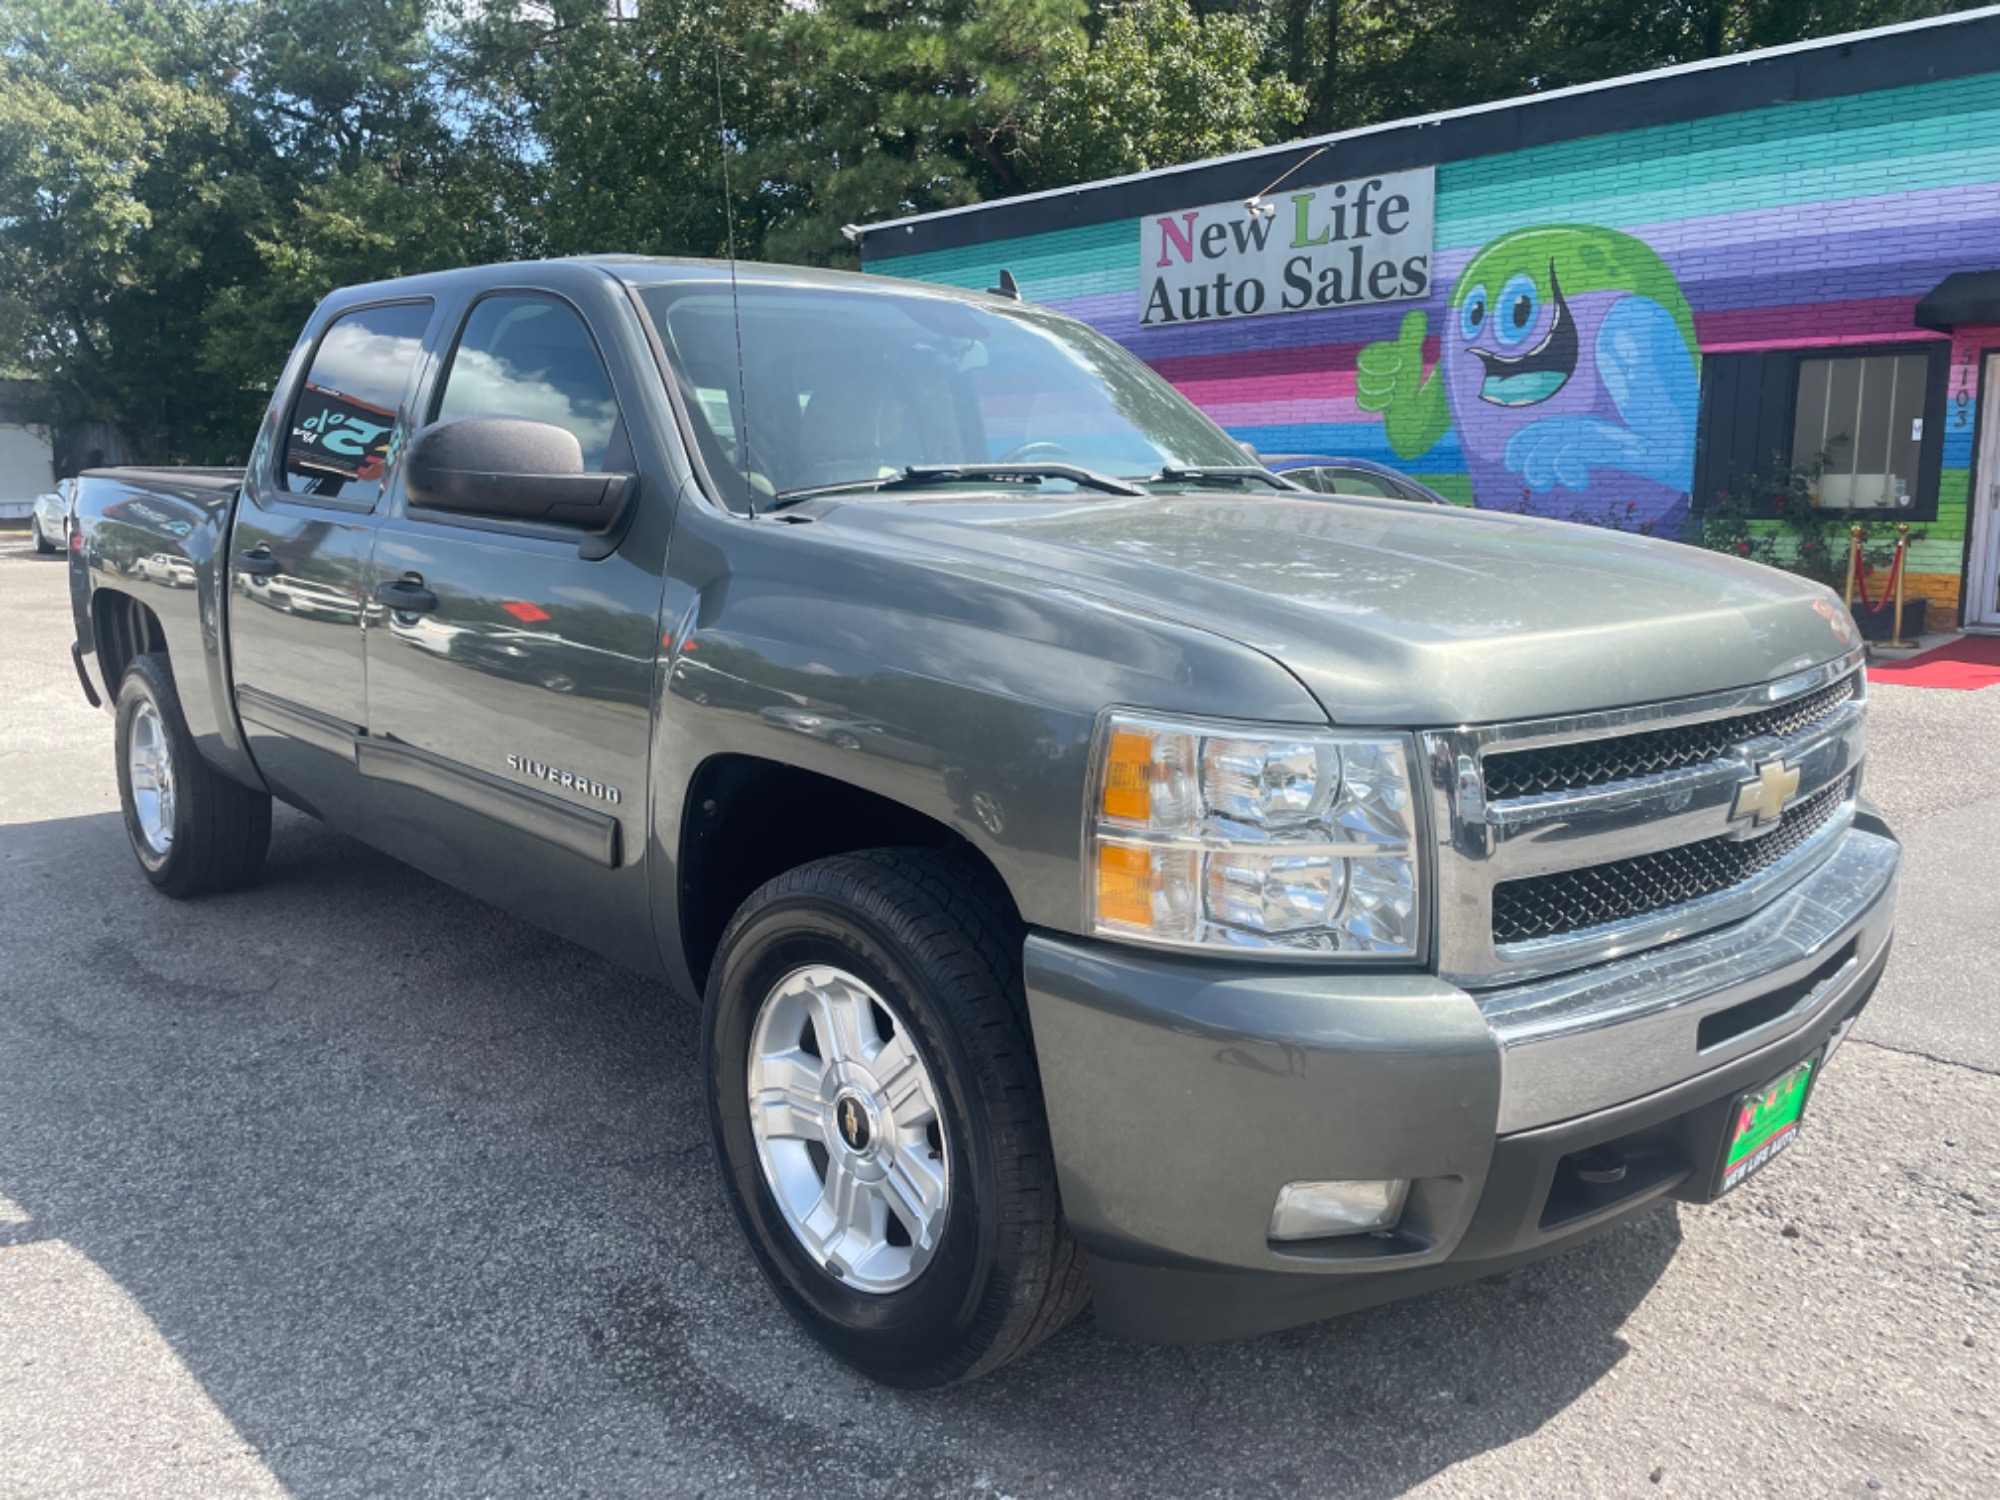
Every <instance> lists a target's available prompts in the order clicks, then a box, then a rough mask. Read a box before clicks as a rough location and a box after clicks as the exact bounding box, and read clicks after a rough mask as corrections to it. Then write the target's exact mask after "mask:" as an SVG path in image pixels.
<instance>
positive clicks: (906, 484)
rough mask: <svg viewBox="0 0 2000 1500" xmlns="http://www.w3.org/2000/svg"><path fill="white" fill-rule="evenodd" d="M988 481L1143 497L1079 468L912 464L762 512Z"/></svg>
mask: <svg viewBox="0 0 2000 1500" xmlns="http://www.w3.org/2000/svg"><path fill="white" fill-rule="evenodd" d="M989 479H990V480H1001V481H1005V482H1009V483H1015V484H1039V483H1041V481H1042V480H1044V479H1067V480H1068V481H1069V482H1070V483H1071V484H1074V485H1077V486H1079V487H1081V488H1083V489H1088V490H1101V491H1103V492H1104V493H1105V494H1107V495H1144V494H1145V493H1146V492H1145V491H1144V490H1142V489H1140V488H1139V486H1138V485H1136V484H1134V483H1132V482H1131V481H1130V480H1126V479H1116V478H1113V477H1112V476H1111V475H1109V474H1100V473H1098V472H1097V471H1096V470H1095V469H1084V468H1079V467H1078V466H1077V465H1075V464H1043V463H1020V464H1010V463H991V464H911V465H910V466H909V467H908V468H906V469H904V470H903V472H902V473H900V474H892V475H890V476H889V477H888V478H886V479H847V480H842V481H841V482H840V483H838V484H816V485H812V486H810V487H808V488H806V489H799V490H780V491H779V492H778V494H777V496H776V500H775V504H771V505H767V506H765V507H764V508H765V509H766V510H777V509H781V508H783V507H784V506H787V505H793V504H796V503H797V502H798V501H800V500H810V499H811V498H812V497H813V496H815V495H833V494H839V493H841V492H842V491H846V490H871V491H881V490H916V489H935V488H937V487H939V486H941V485H953V484H965V483H973V484H977V483H979V482H980V481H981V480H989Z"/></svg>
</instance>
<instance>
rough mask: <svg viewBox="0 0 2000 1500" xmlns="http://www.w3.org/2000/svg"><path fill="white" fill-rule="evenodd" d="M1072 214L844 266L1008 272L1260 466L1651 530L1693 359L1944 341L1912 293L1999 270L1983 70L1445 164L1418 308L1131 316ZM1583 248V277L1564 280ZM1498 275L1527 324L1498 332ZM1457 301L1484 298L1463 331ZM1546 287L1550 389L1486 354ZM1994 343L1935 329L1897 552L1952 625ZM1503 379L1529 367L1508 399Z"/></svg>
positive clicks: (965, 276) (1526, 349) (1135, 303)
mask: <svg viewBox="0 0 2000 1500" xmlns="http://www.w3.org/2000/svg"><path fill="white" fill-rule="evenodd" d="M1328 169H1329V170H1330V171H1331V170H1337V169H1336V168H1335V167H1334V166H1333V164H1332V163H1329V168H1328ZM1072 225H1073V227H1065V228H1061V229H1051V230H1047V231H1045V232H1039V233H1033V234H1025V235H1020V236H1018V237H1015V238H996V239H991V240H988V241H986V242H984V243H977V244H970V245H964V246H960V247H956V248H952V249H948V250H944V249H941V250H931V251H923V252H919V253H915V254H907V255H893V254H891V253H889V250H888V245H889V244H890V243H891V240H890V237H888V236H884V237H883V239H882V242H881V244H880V246H879V247H872V242H871V247H870V248H867V249H866V251H865V253H866V255H867V261H866V263H867V265H868V268H869V269H870V270H874V271H879V272H884V273H887V274H891V275H897V276H914V277H919V278H923V279H926V280H933V281H944V282H951V283H955V284H958V285H962V286H975V287H988V286H992V285H993V284H994V280H995V278H996V277H997V275H998V273H999V269H1000V268H1001V267H1003V266H1004V267H1006V268H1007V269H1009V270H1010V271H1012V273H1013V274H1014V276H1015V278H1016V279H1017V280H1018V281H1019V283H1020V285H1021V288H1022V290H1023V292H1024V293H1025V295H1027V296H1028V297H1029V298H1031V299H1033V300H1035V301H1037V302H1041V303H1045V304H1047V305H1050V306H1053V307H1055V308H1057V309H1059V310H1061V311H1063V312H1067V313H1069V314H1071V315H1072V316H1074V317H1078V318H1081V319H1083V320H1084V321H1085V322H1087V323H1090V324H1092V325H1093V326H1094V327H1096V328H1098V329H1099V330H1100V331H1102V332H1104V333H1105V334H1107V335H1109V336H1110V337H1112V338H1114V339H1116V340H1118V341H1119V342H1120V343H1122V344H1124V345H1125V346H1126V347H1127V348H1128V349H1131V350H1132V351H1133V352H1134V353H1136V354H1137V355H1138V356H1139V357H1140V358H1142V359H1144V360H1146V361H1147V362H1148V363H1149V364H1151V365H1152V366H1153V368H1154V369H1156V370H1158V371H1159V372H1160V373H1161V374H1162V375H1164V376H1165V377H1166V378H1167V379H1169V380H1171V381H1172V382H1173V383H1174V384H1175V385H1176V386H1178V387H1179V388H1180V389H1181V390H1182V391H1183V392H1184V393H1186V394H1187V395H1188V396H1189V397H1191V398H1192V399H1193V400H1194V401H1196V402H1197V403H1198V404H1199V405H1201V406H1202V407H1203V408H1204V409H1205V410H1207V411H1208V412H1209V414H1210V415H1211V416H1213V417H1215V419H1216V420H1217V421H1219V422H1220V423H1222V425H1223V426H1224V427H1226V428H1228V429H1229V431H1230V432H1231V433H1232V434H1233V435H1235V436H1236V437H1239V438H1242V439H1244V440H1245V441H1247V442H1250V443H1253V444H1255V445H1256V446H1257V448H1259V449H1260V450H1261V451H1263V452H1266V453H1286V452H1313V453H1331V454H1351V455H1355V456H1358V457H1362V458H1372V459H1376V460H1379V461H1382V462H1387V463H1393V464H1395V465H1397V466H1398V467H1400V468H1402V469H1404V470H1406V471H1407V472H1409V473H1410V474H1411V475H1412V476H1413V477H1415V478H1418V479H1421V480H1422V481H1423V482H1424V483H1426V484H1428V485H1430V486H1431V487H1432V488H1434V489H1436V490H1439V491H1441V492H1442V493H1444V494H1446V495H1448V496H1450V497H1451V498H1452V499H1454V500H1457V501H1459V502H1461V503H1472V502H1474V501H1475V500H1476V501H1477V503H1479V504H1481V505H1487V506H1500V507H1503V508H1506V509H1513V508H1515V507H1517V506H1520V505H1522V504H1523V503H1524V496H1525V504H1526V505H1527V507H1528V508H1530V509H1534V510H1538V511H1541V512H1544V513H1547V514H1554V515H1568V514H1569V513H1570V512H1571V511H1572V510H1584V511H1586V512H1587V513H1590V514H1593V515H1595V516H1597V517H1598V518H1599V519H1605V520H1622V513H1623V507H1624V506H1626V505H1632V506H1634V507H1635V510H1634V512H1633V513H1632V514H1634V515H1637V514H1640V513H1650V514H1652V515H1653V516H1655V517H1656V518H1657V520H1656V526H1655V530H1656V531H1659V532H1665V533H1668V534H1671V532H1672V531H1673V529H1674V525H1675V520H1674V518H1675V516H1676V515H1677V514H1680V513H1682V512H1680V511H1678V510H1677V509H1676V507H1677V505H1678V504H1679V502H1678V501H1677V500H1676V499H1675V498H1674V497H1675V496H1677V495H1680V494H1682V493H1684V492H1685V490H1686V488H1687V487H1688V485H1689V483H1690V482H1691V478H1692V476H1691V472H1690V469H1691V454H1692V452H1693V447H1692V439H1691V435H1692V434H1694V433H1695V431H1696V428H1695V407H1696V395H1695V392H1696V389H1697V385H1698V376H1699V370H1700V357H1702V356H1712V355H1716V354H1721V353H1729V354H1744V353H1753V352H1757V351H1764V350H1774V349H1793V350H1805V349H1827V350H1830V351H1831V350H1837V349H1839V348H1841V347H1843V346H1862V345H1866V346H1880V345H1884V344H1893V343H1900V342H1902V341H1912V342H1915V343H1918V344H1920V345H1926V346H1927V345H1928V344H1929V343H1930V342H1932V341H1935V340H1936V339H1937V338H1938V337H1939V336H1938V335H1937V334H1936V333H1934V332H1931V331H1928V330H1925V329H1921V328H1919V327H1917V326H1916V324H1915V318H1914V314H1915V308H1916V303H1917V300H1918V299H1919V298H1920V297H1922V296H1923V295H1924V294H1925V293H1926V292H1928V291H1930V289H1931V288H1933V287H1935V286H1936V285H1937V284H1938V282H1939V281H1941V280H1942V279H1943V278H1944V277H1945V276H1946V275H1948V274H1949V273H1951V272H1953V271H1958V270H1968V269H1972V270H1977V269H1988V268H1992V267H1994V266H2000V73H1987V74H1981V75H1977V76H1974V77H1968V78H1959V79H1953V80H1948V81H1939V82H1932V83H1924V84H1916V85H1910V86H1907V87H1898V88H1891V89H1881V90H1877V91H1875V92H1871V93H1865V94H1854V95H1844V96H1840V97H1836V98H1828V99H1822V100H1817V101H1813V102H1808V103H1797V104H1783V105H1773V106H1767V107H1762V108H1757V109H1747V110H1743V111H1740V112H1738V113H1735V114H1726V115H1716V116H1712V117H1708V118H1704V119H1699V120H1691V121H1686V122H1681V123H1674V124H1662V125H1650V126H1645V127H1642V128H1638V129H1633V130H1626V131H1621V132H1617V133H1613V134H1608V135H1600V136H1592V137H1588V138H1585V139H1578V140H1568V141H1560V142H1553V143H1550V144H1547V145H1541V146H1535V147H1531V148H1527V149H1523V150H1516V151H1509V152H1501V153H1496V154H1494V155H1492V156H1483V157H1478V158H1476V159H1471V160H1462V161H1450V162H1443V163H1440V164H1439V166H1438V168H1437V198H1436V229H1435V236H1434V244H1435V250H1434V253H1433V256H1432V263H1431V270H1432V277H1433V287H1432V291H1431V294H1430V295H1429V296H1428V297H1426V298H1424V299H1423V300H1421V301H1419V302H1414V303H1403V304H1396V305H1374V306H1359V307H1343V308H1325V309H1320V308H1315V309H1312V310H1309V311H1301V312H1297V313H1288V314H1285V315H1283V316H1271V317H1257V318H1241V319H1233V320H1229V321H1223V322H1208V323H1192V324H1179V325H1175V326H1171V327H1150V328H1149V327H1144V326H1142V325H1141V323H1140V316H1141V312H1142V308H1141V306H1140V277H1139V259H1140V254H1139V248H1140V229H1139V221H1138V220H1137V219H1136V218H1127V217H1119V218H1113V219H1108V220H1107V221H1105V222H1102V223H1094V224H1092V223H1083V224H1076V223H1074V220H1073V219H1072ZM1541 235H1548V236H1553V237H1554V238H1553V239H1550V240H1546V241H1544V240H1539V239H1537V238H1536V237H1537V236H1541ZM1558 244H1560V245H1561V246H1562V247H1563V248H1562V249H1561V250H1560V251H1558V249H1557V248H1556V247H1557V246H1558ZM1590 247H1594V248H1595V252H1596V253H1597V254H1598V255H1599V256H1601V260H1602V268H1601V269H1600V270H1597V271H1593V270H1591V269H1588V268H1586V267H1585V265H1584V264H1583V257H1584V254H1585V252H1586V249H1588V248H1590ZM1475 265H1477V267H1478V268H1477V269H1476V270H1475V269H1474V268H1475ZM1517 276H1526V277H1527V278H1528V283H1529V287H1530V288H1531V289H1532V301H1531V303H1530V304H1528V305H1529V306H1531V307H1532V313H1531V321H1530V325H1529V328H1528V331H1527V333H1526V334H1525V335H1524V336H1523V337H1522V338H1520V339H1516V340H1515V341H1514V342H1512V343H1509V342H1508V341H1506V340H1503V339H1502V338H1501V329H1502V328H1503V327H1506V325H1507V320H1508V319H1509V318H1511V317H1513V316H1514V315H1515V312H1514V308H1513V307H1512V306H1509V305H1504V299H1505V295H1506V290H1507V287H1508V284H1509V283H1510V282H1512V281H1513V280H1514V278H1515V277H1517ZM1477 286H1484V288H1485V291H1486V295H1487V298H1488V299H1489V300H1488V302H1487V303H1486V304H1485V306H1484V310H1483V312H1482V313H1481V319H1482V326H1481V328H1480V330H1479V331H1477V332H1475V333H1473V334H1468V333H1467V331H1466V322H1467V314H1468V312H1470V311H1471V310H1472V309H1471V308H1470V306H1469V299H1470V294H1471V292H1472V291H1473V290H1474V288H1475V287H1477ZM1558 287H1560V290H1561V293H1562V302H1563V304H1564V306H1565V307H1566V309H1567V313H1568V316H1569V318H1570V319H1571V321H1572V326H1573V327H1574V329H1575V331H1576V337H1577V359H1578V367H1577V371H1576V373H1575V374H1573V375H1572V376H1571V377H1570V378H1569V379H1568V380H1566V381H1563V382H1562V384H1561V385H1560V386H1557V385H1555V383H1554V382H1555V378H1556V377H1555V375H1554V374H1551V373H1550V372H1549V371H1547V370H1543V371H1539V372H1538V371H1534V370H1523V369H1522V368H1521V367H1520V366H1518V365H1517V366H1514V367H1512V368H1513V370H1514V372H1515V376H1514V377H1510V376H1508V375H1507V374H1505V373H1502V372H1505V371H1506V370H1507V369H1508V368H1509V367H1508V366H1506V365H1505V364H1501V363H1497V361H1499V360H1503V359H1506V358H1513V357H1516V356H1517V355H1518V354H1521V353H1530V352H1533V351H1535V350H1537V349H1538V348H1539V346H1540V345H1541V344H1542V342H1543V340H1544V339H1545V338H1546V337H1547V335H1548V333H1549V331H1550V328H1551V326H1552V321H1551V320H1552V319H1553V318H1554V316H1555V312H1554V308H1555V304H1556V295H1555V294H1556V290H1557V288H1558ZM1461 291H1462V292H1463V293H1464V294H1465V295H1464V298H1461ZM1515 302H1516V303H1517V304H1518V303H1519V302H1520V298H1519V297H1518V296H1517V297H1516V298H1515ZM1621 306H1623V307H1624V308H1625V311H1623V312H1622V313H1621V312H1619V310H1618V309H1619V308H1620V307H1621ZM1413 314H1415V315H1416V316H1413ZM1586 316H1588V318H1589V324H1588V326H1586V322H1585V319H1586ZM1507 331H1508V333H1509V334H1510V335H1511V334H1512V332H1513V330H1512V328H1511V327H1508V328H1507ZM1993 342H1994V340H1993V339H1992V338H1991V337H1990V336H1986V337H1982V336H1981V334H1980V333H1979V331H1977V330H1967V329H1961V330H1959V332H1958V336H1957V338H1956V340H1955V341H1954V345H1953V348H1952V355H1951V376H1950V389H1949V395H1948V404H1947V407H1946V415H1945V433H1944V440H1943V461H1942V465H1943V472H1942V475H1941V477H1940V479H1939V482H1938V486H1937V513H1936V518H1935V519H1927V520H1924V521H1923V522H1922V523H1921V524H1920V526H1919V530H1920V532H1921V534H1922V538H1923V539H1922V540H1921V541H1919V542H1917V543H1916V544H1915V545H1914V546H1913V548H1912V551H1911V561H1910V568H1911V572H1910V577H1909V579H1908V582H1909V587H1910V589H1911V591H1912V592H1913V593H1921V594H1925V595H1927V596H1929V597H1930V598H1932V599H1934V600H1936V601H1937V602H1938V603H1939V604H1940V605H1943V606H1946V607H1948V608H1952V609H1955V608H1956V607H1957V603H1958V593H1959V586H1960V569H1961V556H1962V549H1963V538H1964V535H1965V532H1964V525H1965V512H1966V492H1967V489H1968V483H1967V481H1968V477H1969V476H1968V472H1967V471H1968V469H1969V468H1970V465H1971V459H1972V441H1971V439H1972V417H1971V411H1972V391H1973V383H1974V381H1975V379H1976V374H1977V365H1976V358H1977V355H1978V352H1979V351H1980V350H1981V349H1983V348H1985V347H1988V346H1990V345H1991V344H1993ZM1554 348H1555V346H1553V345H1552V346H1551V350H1553V349H1554ZM1480 350H1484V351H1485V352H1486V353H1487V354H1488V355H1491V356H1494V357H1495V359H1496V365H1495V367H1494V369H1493V370H1491V371H1489V369H1488V365H1487V361H1486V360H1484V359H1481V358H1480V356H1479V353H1478V351H1480ZM1697 351H1699V355H1698V354H1697ZM1550 355H1551V351H1550V350H1544V351H1542V353H1541V354H1540V355H1538V356H1537V358H1538V359H1543V360H1546V359H1548V358H1550ZM1468 356H1469V358H1468ZM1496 373H1497V374H1498V375H1499V382H1501V383H1496V384H1495V385H1494V386H1493V388H1492V392H1491V394H1493V395H1494V396H1496V397H1503V398H1505V399H1501V400H1486V399H1482V398H1483V397H1484V396H1485V395H1486V393H1487V378H1488V375H1489V374H1496ZM1522 374H1526V375H1529V376H1531V377H1534V378H1532V379H1528V380H1519V381H1518V383H1511V384H1510V383H1504V382H1508V381H1510V380H1512V379H1514V378H1515V377H1518V376H1519V375H1522ZM1538 381H1539V382H1540V384H1539V385H1538V384H1537V382H1538ZM1427 387H1428V389H1429V394H1428V395H1426V394H1425V391H1426V388H1427ZM1542 387H1546V388H1547V389H1546V393H1544V391H1543V389H1542ZM1537 395H1539V396H1540V397H1541V399H1539V400H1534V399H1525V398H1529V397H1533V396H1537ZM1517 396H1518V397H1520V398H1524V399H1521V400H1520V401H1519V402H1518V404H1515V401H1514V398H1515V397H1517ZM1552 420H1559V421H1560V422H1561V423H1562V425H1558V426H1547V427H1545V426H1544V424H1545V423H1549V422H1551V421H1552ZM1433 435H1434V437H1435V440H1434V441H1432V442H1429V443H1428V444H1426V443H1425V442H1424V441H1423V439H1425V438H1426V437H1430V436H1433ZM1545 444H1546V445H1547V446H1546V447H1544V445H1545ZM1510 448H1512V450H1513V458H1512V461H1511V462H1510V459H1509V450H1510ZM1578 480H1581V481H1582V484H1581V487H1579V486H1578V484H1577V483H1576V481H1578ZM1538 486H1541V487H1538ZM1613 507H1617V508H1618V513H1617V514H1614V511H1613Z"/></svg>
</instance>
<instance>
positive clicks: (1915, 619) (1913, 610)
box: [1852, 599, 1930, 641]
mask: <svg viewBox="0 0 2000 1500" xmlns="http://www.w3.org/2000/svg"><path fill="white" fill-rule="evenodd" d="M1929 605H1930V600H1928V599H1905V600H1904V601H1903V639H1904V640H1906V641H1914V640H1915V639H1916V638H1917V637H1918V636H1920V635H1922V634H1923V633H1924V623H1925V612H1926V610H1927V609H1928V608H1929ZM1852 613H1853V615H1854V623H1855V624H1856V625H1858V626H1860V627H1861V639H1862V640H1864V641H1889V640H1894V639H1895V638H1896V605H1895V602H1894V601H1893V600H1892V601H1891V602H1889V603H1888V604H1885V605H1883V606H1882V612H1881V613H1880V614H1879V615H1878V614H1877V613H1875V611H1874V610H1872V609H1869V608H1868V607H1867V606H1866V605H1865V604H1862V603H1861V602H1860V601H1859V600H1858V599H1857V600H1856V601H1855V603H1854V608H1853V610H1852Z"/></svg>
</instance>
